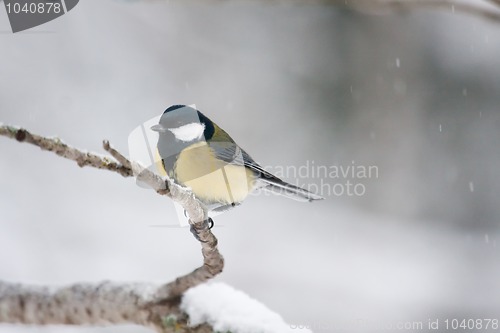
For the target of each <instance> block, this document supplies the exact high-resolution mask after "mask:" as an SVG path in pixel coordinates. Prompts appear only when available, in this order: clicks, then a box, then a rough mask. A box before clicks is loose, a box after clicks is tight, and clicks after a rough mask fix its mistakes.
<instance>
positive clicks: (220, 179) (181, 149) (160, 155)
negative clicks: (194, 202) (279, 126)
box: [151, 105, 324, 212]
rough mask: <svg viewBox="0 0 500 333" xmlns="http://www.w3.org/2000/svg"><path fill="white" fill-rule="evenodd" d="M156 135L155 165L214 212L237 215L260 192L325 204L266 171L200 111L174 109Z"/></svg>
mask: <svg viewBox="0 0 500 333" xmlns="http://www.w3.org/2000/svg"><path fill="white" fill-rule="evenodd" d="M151 130H153V131H155V132H158V134H159V135H158V142H157V146H156V148H157V149H156V154H157V158H156V159H155V160H156V161H157V167H158V169H159V171H160V173H161V175H162V176H168V177H169V178H170V179H171V180H173V181H174V182H175V183H176V184H178V185H181V186H184V187H187V188H190V189H191V191H192V192H193V193H194V195H195V196H196V198H197V199H198V200H199V201H200V202H201V203H202V204H203V205H204V207H205V208H206V209H207V211H209V212H212V211H214V212H222V211H226V210H228V209H231V208H232V207H235V206H237V205H239V204H241V203H242V202H243V200H245V198H247V197H248V195H249V194H250V193H251V192H252V191H256V190H258V189H263V190H265V191H269V192H273V193H276V194H280V195H282V196H285V197H287V198H291V199H295V200H298V201H304V202H308V201H309V202H311V201H316V200H322V199H324V198H323V197H322V196H320V195H318V194H315V193H312V192H310V191H308V190H306V189H303V188H301V187H298V186H295V185H292V184H289V183H287V182H285V181H283V180H281V179H280V178H278V177H276V176H275V175H273V174H271V173H270V172H268V171H266V170H264V168H263V167H262V166H260V165H259V164H258V163H257V162H256V161H255V160H254V159H253V158H252V157H251V156H250V155H249V154H248V153H247V152H246V151H245V150H243V149H242V148H241V147H240V146H239V145H238V144H237V143H236V142H235V141H234V140H233V139H232V138H231V137H230V136H229V134H228V133H227V132H226V131H224V130H223V129H222V128H221V127H220V126H219V125H217V124H216V123H215V122H213V121H212V120H210V119H209V118H208V117H207V116H205V115H204V114H203V113H201V112H200V111H199V110H197V109H196V108H194V107H191V106H187V105H172V106H170V107H168V108H167V109H166V110H165V111H164V112H163V114H162V115H161V117H160V120H159V122H158V124H156V125H154V126H152V127H151Z"/></svg>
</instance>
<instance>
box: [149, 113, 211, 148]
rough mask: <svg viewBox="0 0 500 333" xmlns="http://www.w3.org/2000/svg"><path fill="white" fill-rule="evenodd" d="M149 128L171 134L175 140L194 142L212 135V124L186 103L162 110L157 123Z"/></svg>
mask: <svg viewBox="0 0 500 333" xmlns="http://www.w3.org/2000/svg"><path fill="white" fill-rule="evenodd" d="M151 130H153V131H155V132H158V133H160V136H162V135H172V134H173V136H174V137H175V139H176V140H177V141H182V142H196V141H202V140H208V139H210V138H211V137H212V136H213V133H214V124H213V123H212V121H211V120H210V119H208V118H207V117H206V116H205V115H203V114H202V113H201V112H200V111H198V110H196V109H195V108H193V107H190V106H187V105H173V106H171V107H169V108H167V109H166V110H165V112H163V115H162V116H161V118H160V121H159V123H158V124H156V125H154V126H152V127H151Z"/></svg>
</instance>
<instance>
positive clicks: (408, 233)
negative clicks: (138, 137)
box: [0, 0, 500, 333]
mask: <svg viewBox="0 0 500 333" xmlns="http://www.w3.org/2000/svg"><path fill="white" fill-rule="evenodd" d="M2 6H3V5H2ZM499 29H500V24H494V23H492V22H486V21H484V20H482V19H480V18H476V17H471V16H464V15H460V14H458V13H452V12H451V11H450V12H444V11H443V12H436V11H435V12H433V11H414V12H411V13H406V14H405V15H400V14H395V13H393V14H387V15H372V14H367V13H360V12H355V11H350V10H347V9H345V8H340V7H336V6H327V5H320V4H315V5H283V4H266V3H265V2H258V3H252V2H213V1H211V2H206V3H205V2H201V1H190V2H188V3H183V2H181V1H110V0H101V1H96V0H93V1H91V0H87V1H81V2H80V4H79V5H78V6H77V7H76V8H75V9H73V10H72V11H71V12H70V13H69V14H67V15H64V16H62V17H61V18H59V19H57V20H55V21H52V22H50V23H47V24H45V25H43V26H40V27H37V28H35V29H32V30H29V31H26V32H23V33H18V34H12V33H11V32H10V27H9V24H8V21H7V16H6V13H5V11H4V10H3V9H2V10H0V45H1V46H0V47H1V50H2V61H1V62H0V78H1V79H0V122H3V123H7V124H12V125H19V126H23V127H26V128H28V129H31V130H32V131H34V132H36V133H40V134H44V135H49V136H53V135H57V136H59V137H60V138H62V139H63V140H64V141H66V142H67V143H69V144H72V145H74V146H77V147H81V148H84V149H88V150H90V151H98V152H102V148H101V141H102V140H103V139H109V140H110V141H111V142H112V143H113V144H114V145H115V146H116V147H117V148H119V149H120V150H121V151H125V152H126V151H127V137H128V135H129V133H130V131H132V130H133V129H134V128H135V127H136V126H138V125H140V124H141V123H142V122H144V121H146V120H149V119H151V118H153V117H155V116H158V115H159V114H161V112H162V111H163V110H164V109H165V108H166V107H168V106H169V105H172V104H193V103H194V104H196V105H197V107H198V108H199V109H200V110H201V111H202V112H204V113H205V114H207V115H208V116H209V117H211V118H212V119H213V120H214V121H216V122H217V123H218V124H219V125H221V126H222V127H223V128H224V129H226V130H227V131H228V132H229V133H231V135H232V136H233V138H234V139H236V140H237V141H238V143H239V144H240V145H241V146H243V147H244V148H245V149H246V150H247V151H248V152H249V153H250V154H251V155H252V156H253V157H254V158H255V159H256V160H258V161H260V162H261V163H262V164H263V165H266V166H269V167H274V168H275V170H276V169H279V168H280V167H281V168H283V167H286V166H293V167H296V168H299V167H300V166H303V165H309V166H311V168H312V166H313V165H314V166H326V167H328V168H331V167H340V166H343V167H347V166H353V165H356V166H376V167H377V169H378V177H371V178H367V179H364V178H358V177H355V178H354V179H352V177H348V178H347V179H346V178H343V177H340V178H335V177H313V176H311V175H309V176H308V177H299V179H295V178H294V177H293V175H288V177H287V176H286V175H285V178H286V180H288V181H290V182H296V183H298V184H301V185H304V184H312V185H316V186H323V187H322V189H323V190H327V189H328V188H330V189H331V188H332V187H333V186H334V185H335V184H345V182H346V181H347V180H349V181H351V182H352V183H354V184H358V183H359V184H362V186H363V188H364V189H365V193H364V195H362V196H356V195H353V196H348V195H346V194H344V195H327V193H324V194H325V195H326V196H327V199H326V200H324V201H322V202H315V203H313V204H304V203H298V202H295V201H291V200H287V199H285V198H281V197H274V196H272V197H267V196H253V197H251V198H249V199H248V201H247V202H246V203H245V204H244V205H243V206H241V207H239V208H237V209H235V210H233V211H231V212H228V213H226V214H224V215H221V216H218V217H217V218H216V221H215V222H216V225H217V226H216V228H215V229H214V232H215V234H216V236H218V238H219V241H220V249H221V251H222V253H223V255H224V257H225V259H226V267H225V270H224V272H223V273H222V274H221V275H220V276H219V277H218V278H217V280H219V281H224V282H226V283H228V284H231V285H232V286H234V287H236V288H238V289H241V290H243V291H245V292H246V293H248V294H249V295H251V296H252V297H254V298H256V299H258V300H260V301H261V302H263V303H264V304H266V305H267V306H269V307H270V308H271V309H272V310H274V311H276V312H278V313H280V314H281V315H282V316H283V317H284V319H285V320H286V321H287V322H289V323H291V324H295V325H305V326H309V327H310V328H311V329H312V330H313V331H314V332H339V331H340V332H341V331H346V330H348V329H349V331H353V332H371V331H390V330H392V331H394V330H395V326H396V325H398V323H399V324H401V323H403V324H404V323H410V324H413V323H419V322H420V323H422V324H423V329H421V330H418V331H427V329H426V327H427V323H428V321H429V320H431V321H435V320H436V319H439V320H440V324H441V325H443V320H445V319H449V320H451V319H453V318H457V319H464V318H465V319H468V318H474V319H477V318H498V317H499V316H500V315H499V313H500V288H499V282H498V281H499V277H500V275H499V273H500V262H499V260H498V256H499V248H498V246H497V240H498V236H499V228H498V224H499V223H498V222H499V216H500V205H499V204H498V198H499V196H498V192H499V190H500V180H499V177H498V171H497V168H498V166H499V165H500V149H499V144H500V131H499V129H500V112H499V105H500V60H499V57H498V55H499V52H500V34H499V33H498V31H499ZM0 153H1V163H0V171H1V174H2V177H0V189H1V190H0V212H1V214H0V279H2V280H9V281H18V282H25V283H37V284H50V285H60V284H70V283H74V282H78V281H90V282H91V281H101V280H103V279H111V280H118V281H137V280H140V281H155V282H162V281H169V280H171V279H174V278H175V277H176V276H179V275H181V274H184V273H187V272H189V271H191V270H192V269H194V268H195V267H197V266H198V265H200V263H201V255H200V246H199V244H198V243H197V242H196V241H195V240H194V239H193V237H192V236H191V234H190V233H189V231H188V230H187V229H185V228H175V226H176V224H177V221H176V218H175V211H174V208H173V205H172V203H171V202H169V201H168V199H166V198H162V197H160V196H158V195H156V194H154V193H153V192H152V191H148V190H145V189H142V188H139V187H138V186H136V185H135V182H134V181H133V180H132V179H122V178H121V177H120V176H118V175H116V174H111V173H108V172H105V171H99V170H94V169H90V168H84V169H80V168H78V167H77V166H76V164H74V163H73V162H69V161H66V160H63V159H61V158H59V157H56V156H55V155H53V154H50V153H47V152H41V151H40V150H39V149H38V148H34V147H32V146H29V145H26V144H19V143H16V142H14V141H12V140H8V139H6V138H0ZM307 163H309V164H307ZM321 184H326V185H321ZM157 225H169V226H174V227H161V226H160V227H158V226H157ZM495 316H496V317H495ZM343 325H344V326H343ZM391 325H393V326H391ZM440 328H443V326H440ZM11 331H13V327H12V326H6V325H3V326H2V325H0V332H1V333H4V332H11ZM16 331H19V332H21V331H24V332H28V331H35V332H70V331H71V332H73V331H74V332H83V331H88V332H98V331H100V332H104V331H106V332H111V331H113V332H146V331H147V330H145V329H143V328H139V327H121V328H116V327H113V328H108V329H102V328H67V327H62V328H61V327H59V328H56V327H51V328H23V327H19V328H16ZM297 331H300V330H298V329H297ZM409 331H411V330H409ZM483 331H486V330H483Z"/></svg>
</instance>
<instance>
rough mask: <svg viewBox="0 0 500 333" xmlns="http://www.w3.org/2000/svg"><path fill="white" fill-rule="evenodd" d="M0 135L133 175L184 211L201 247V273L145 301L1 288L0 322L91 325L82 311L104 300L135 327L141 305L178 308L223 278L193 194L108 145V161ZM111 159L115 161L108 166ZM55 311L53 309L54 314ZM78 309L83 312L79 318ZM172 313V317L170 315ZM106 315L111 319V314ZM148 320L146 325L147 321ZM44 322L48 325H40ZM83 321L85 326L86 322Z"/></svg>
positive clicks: (33, 137) (5, 129) (1, 130)
mask: <svg viewBox="0 0 500 333" xmlns="http://www.w3.org/2000/svg"><path fill="white" fill-rule="evenodd" d="M0 135H2V136H6V137H8V138H11V139H15V140H17V141H19V142H27V143H30V144H33V145H35V146H38V147H39V148H41V149H42V150H46V151H51V152H54V153H56V154H57V155H59V156H61V157H64V158H66V159H70V160H72V161H75V162H77V164H78V165H79V166H80V167H84V166H90V167H94V168H97V169H105V170H109V171H113V172H116V173H118V174H120V175H122V176H123V177H131V176H133V175H134V174H135V175H138V179H140V180H141V181H142V182H145V183H147V184H148V185H149V186H151V188H153V189H154V190H155V191H156V192H157V193H159V194H161V195H165V196H167V197H169V198H171V199H172V200H174V201H176V202H177V203H179V204H180V205H181V206H182V207H183V208H184V209H185V210H186V212H187V213H188V215H189V217H190V220H189V223H190V225H191V227H192V230H194V232H195V233H196V236H197V239H198V240H199V241H200V243H201V247H202V255H203V265H202V266H201V267H199V268H197V269H195V270H194V271H193V272H191V273H189V274H187V275H185V276H182V277H179V278H177V279H176V280H175V281H172V282H170V283H167V284H165V285H163V286H159V287H158V288H156V289H155V292H154V293H152V294H151V295H150V296H148V297H149V298H148V299H142V298H139V297H138V294H136V293H135V291H134V289H132V290H131V289H130V286H129V285H122V286H118V285H113V286H114V287H113V288H111V289H109V288H101V287H102V286H103V285H100V286H101V287H99V286H83V285H75V286H73V287H69V288H63V289H61V290H60V291H59V292H56V293H54V294H49V293H48V290H47V289H46V288H26V287H23V286H21V285H12V284H7V283H5V282H0V322H1V321H6V322H16V320H17V321H18V322H24V323H40V324H45V323H59V324H67V323H73V322H74V323H81V321H82V320H84V322H85V323H89V324H93V323H95V322H94V321H92V318H91V317H92V316H91V315H90V314H88V313H87V312H86V311H87V310H88V309H89V308H88V307H87V308H86V306H90V305H91V304H92V302H95V301H101V300H106V302H107V303H106V302H101V303H99V304H100V306H101V307H102V311H109V312H110V313H120V315H121V316H122V318H123V319H124V320H127V321H128V322H130V321H131V322H134V323H138V324H144V323H145V321H144V317H142V316H143V315H144V314H143V313H142V312H141V311H142V309H143V308H142V307H143V305H144V304H150V303H151V302H152V303H151V304H157V305H161V306H163V307H164V306H167V304H170V303H171V302H177V301H178V299H179V297H180V296H181V295H182V294H183V293H184V292H185V291H186V290H187V289H189V288H191V287H194V286H196V285H199V284H201V283H203V282H206V281H207V280H209V279H211V278H213V277H214V276H216V275H217V274H219V273H220V272H222V269H223V267H224V259H223V257H222V255H221V254H220V253H219V250H218V248H217V238H215V236H214V235H213V234H212V232H211V230H210V229H208V228H207V223H206V221H205V220H206V219H207V211H206V209H205V208H204V206H203V205H202V204H201V203H200V201H198V200H197V199H196V197H195V196H194V195H193V193H192V192H191V191H189V189H186V188H183V187H181V186H179V185H177V184H175V183H173V182H172V181H171V180H170V179H167V180H163V179H162V178H161V177H160V176H158V175H156V174H155V173H153V172H152V171H150V170H148V169H147V168H145V167H143V166H141V165H140V164H138V163H136V162H134V161H130V160H129V159H128V158H126V157H125V156H124V155H123V154H121V153H120V152H118V151H117V150H116V149H114V148H113V147H112V146H111V145H110V144H109V142H108V141H104V142H103V147H104V149H105V150H106V151H107V152H108V153H109V154H110V155H111V156H112V158H110V157H107V156H101V155H98V154H95V153H89V152H84V151H81V150H79V149H77V148H74V147H71V146H69V145H67V144H65V143H64V142H63V141H61V140H60V139H58V138H48V137H44V136H40V135H37V134H33V133H31V132H30V131H28V130H26V129H22V128H17V127H13V126H7V125H0ZM113 159H114V160H116V161H113ZM73 294H74V295H73ZM61 295H66V296H68V297H70V296H71V295H73V296H71V297H73V298H71V299H67V300H66V301H67V302H70V301H71V302H73V301H74V300H75V299H78V297H75V295H76V296H78V295H79V297H80V300H81V301H82V304H81V305H80V307H78V306H77V305H76V303H75V304H73V303H71V304H73V305H72V307H67V306H65V305H64V306H63V304H62V303H61V297H60V296H61ZM120 297H122V298H123V301H124V303H123V306H122V302H121V301H120V302H114V301H113V302H111V301H109V300H111V299H116V298H120ZM84 300H87V301H88V304H87V305H85V304H86V303H85V302H84ZM139 300H140V302H139ZM27 301H29V302H28V303H27ZM16 302H18V303H17V309H18V310H17V312H16V311H14V312H12V311H13V310H9V309H10V306H12V305H13V304H14V305H15V304H16ZM54 305H57V309H56V308H55V307H54ZM108 306H109V307H108ZM127 306H130V307H131V309H132V308H133V309H134V311H137V315H136V316H132V315H131V314H130V313H129V308H127ZM33 307H35V308H36V309H38V310H36V311H35V312H37V313H43V314H44V315H43V316H42V315H40V318H38V317H37V316H34V317H33V315H31V314H30V313H31V312H29V311H32V309H33ZM59 308H61V309H59ZM70 308H74V309H77V310H74V311H76V313H75V314H74V315H75V316H77V315H78V318H79V319H78V320H80V321H75V320H76V319H68V318H73V317H71V316H72V315H70V313H69V312H68V311H70V310H69V309H70ZM167 308H168V307H167ZM19 309H20V310H19ZM82 309H84V310H85V311H84V312H82V311H83V310H82ZM56 310H57V311H59V312H58V314H57V315H55V314H54V315H50V313H51V311H56ZM27 311H28V312H27ZM92 311H94V310H92ZM92 311H91V312H92ZM169 311H170V310H169ZM169 311H167V312H169ZM176 311H177V310H176ZM94 312H95V311H94ZM16 313H17V314H16ZM85 313H87V314H85ZM92 313H93V312H92ZM172 313H176V312H175V311H174V312H172ZM45 315H48V318H50V319H43V318H44V316H45ZM109 315H110V316H111V314H109ZM68 316H69V317H68ZM105 316H106V315H105ZM9 318H10V319H9ZM12 318H14V319H12ZM37 318H38V319H37ZM83 318H85V319H83ZM112 318H115V317H109V318H105V321H107V322H112V323H114V322H113V321H112V320H111V319H112ZM117 318H118V317H117ZM148 318H149V320H151V316H149V317H148ZM44 320H46V321H47V322H42V321H44ZM85 320H87V321H85ZM88 320H90V322H89V321H88ZM117 320H118V319H117ZM155 325H156V324H155Z"/></svg>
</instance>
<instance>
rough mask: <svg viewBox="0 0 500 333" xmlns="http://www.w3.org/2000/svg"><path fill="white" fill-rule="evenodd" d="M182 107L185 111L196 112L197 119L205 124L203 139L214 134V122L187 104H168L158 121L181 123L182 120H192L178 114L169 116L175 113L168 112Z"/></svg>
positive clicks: (207, 138) (209, 137) (179, 109)
mask: <svg viewBox="0 0 500 333" xmlns="http://www.w3.org/2000/svg"><path fill="white" fill-rule="evenodd" d="M184 108H185V109H186V111H187V110H190V111H196V112H197V115H198V119H197V121H199V122H200V124H204V125H205V131H204V133H203V135H204V136H205V139H206V140H209V139H211V138H212V136H213V135H214V132H215V127H214V124H213V123H212V121H211V120H210V119H209V118H208V117H207V116H205V115H204V114H203V113H201V112H200V111H198V110H197V109H195V108H193V107H191V106H188V105H181V104H178V105H172V106H169V107H168V108H167V109H166V110H165V111H164V112H163V115H162V119H160V123H162V122H166V123H172V122H173V123H177V124H182V123H183V122H186V123H188V122H192V119H190V120H189V121H188V118H186V117H182V116H181V117H179V116H174V117H170V116H171V115H173V114H175V112H174V113H170V112H172V111H175V110H178V111H181V109H184ZM164 117H165V118H164Z"/></svg>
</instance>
